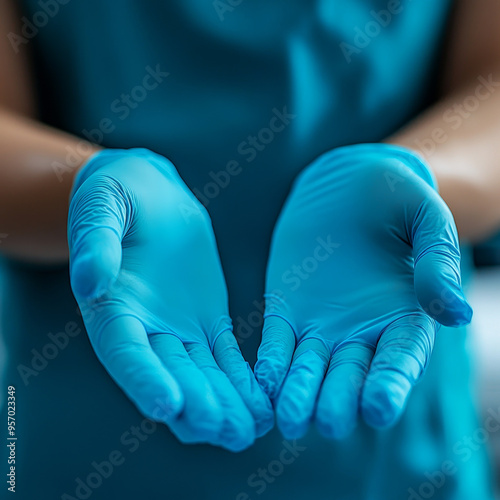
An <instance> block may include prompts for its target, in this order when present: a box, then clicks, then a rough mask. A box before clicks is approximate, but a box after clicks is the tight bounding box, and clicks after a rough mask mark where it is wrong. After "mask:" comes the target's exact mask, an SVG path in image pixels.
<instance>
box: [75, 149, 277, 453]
mask: <svg viewBox="0 0 500 500" xmlns="http://www.w3.org/2000/svg"><path fill="white" fill-rule="evenodd" d="M68 240H69V248H70V274H71V284H72V288H73V292H74V294H75V296H76V298H77V301H78V304H79V306H80V309H81V311H82V315H83V319H84V322H85V326H86V328H87V331H88V335H89V338H90V341H91V343H92V346H93V347H94V350H95V352H96V354H97V356H98V357H99V359H100V360H101V362H102V363H103V365H104V366H105V368H106V369H107V371H108V372H109V373H110V375H111V376H112V377H113V378H114V379H115V381H116V382H117V384H118V385H119V386H120V387H121V388H122V389H123V390H124V391H125V393H126V394H127V395H128V397H129V398H130V399H131V400H132V401H133V402H134V403H135V404H136V405H137V407H138V408H139V410H140V411H141V412H142V413H144V415H146V416H147V417H149V418H151V419H154V420H157V421H162V422H165V423H166V424H167V425H168V426H169V427H170V429H171V430H172V431H173V432H174V433H175V434H176V436H177V437H178V438H179V439H180V440H181V441H182V442H206V443H211V444H215V445H220V446H223V447H225V448H228V449H230V450H233V451H237V450H242V449H244V448H246V447H248V446H250V445H251V444H252V443H253V441H254V440H255V438H256V436H259V435H262V434H264V433H265V432H267V431H268V430H269V429H270V428H271V427H272V425H273V412H272V407H271V404H270V402H269V400H268V398H267V396H266V395H265V394H264V392H263V391H262V389H261V388H260V386H259V385H258V384H257V382H256V380H255V378H254V375H253V373H252V371H251V369H250V367H249V365H248V364H247V363H246V362H245V361H244V360H243V357H242V355H241V353H240V350H239V348H238V345H237V343H236V340H235V338H234V336H233V333H232V325H231V320H230V318H229V316H228V306H227V300H228V297H227V290H226V284H225V281H224V276H223V273H222V268H221V264H220V260H219V255H218V251H217V246H216V242H215V237H214V234H213V230H212V225H211V221H210V218H209V216H208V213H207V212H206V210H205V209H204V208H203V207H202V206H201V204H200V203H199V202H198V201H197V200H196V198H195V197H194V195H193V194H192V193H191V192H190V191H189V189H188V188H187V187H186V185H185V184H184V182H183V181H182V180H181V178H180V177H179V175H178V173H177V171H176V169H175V168H174V166H173V165H172V164H171V163H170V162H169V161H168V160H166V159H165V158H163V157H161V156H159V155H157V154H154V153H152V152H150V151H148V150H145V149H131V150H104V151H102V152H100V153H97V154H96V155H94V156H93V157H92V158H91V159H90V160H89V162H88V163H87V164H86V165H85V166H84V167H83V168H82V170H81V171H80V172H79V174H78V176H77V178H76V180H75V184H74V187H73V192H72V198H71V205H70V211H69V220H68Z"/></svg>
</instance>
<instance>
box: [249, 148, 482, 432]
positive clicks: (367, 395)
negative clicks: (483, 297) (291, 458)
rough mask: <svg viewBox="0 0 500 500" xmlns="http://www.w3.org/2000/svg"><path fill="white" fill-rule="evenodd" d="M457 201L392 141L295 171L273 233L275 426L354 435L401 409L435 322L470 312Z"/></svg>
mask: <svg viewBox="0 0 500 500" xmlns="http://www.w3.org/2000/svg"><path fill="white" fill-rule="evenodd" d="M471 316H472V310H471V308H470V306H469V305H468V304H467V302H466V300H465V298H464V295H463V292H462V289H461V284H460V251H459V244H458V237H457V232H456V229H455V224H454V221H453V217H452V214H451V213H450V210H449V209H448V207H447V206H446V205H445V203H444V202H443V200H442V199H441V198H440V196H439V195H438V193H437V191H436V183H435V181H434V178H433V176H432V174H431V172H430V170H429V169H428V168H427V166H426V165H425V164H424V163H423V162H422V160H420V159H419V158H418V157H417V156H415V155H414V154H413V153H411V152H410V151H408V150H406V149H403V148H399V147H393V146H390V145H384V144H366V145H358V146H350V147H344V148H340V149H337V150H335V151H333V152H330V153H328V154H325V155H324V156H322V157H320V158H319V159H318V160H317V161H315V162H314V163H313V164H312V165H311V166H309V167H308V168H307V169H306V170H305V171H304V172H303V173H302V174H301V175H300V177H299V178H298V180H297V181H296V183H295V185H294V187H293V189H292V192H291V194H290V195H289V198H288V200H287V202H286V204H285V206H284V208H283V210H282V213H281V215H280V218H279V220H278V223H277V226H276V228H275V231H274V235H273V240H272V245H271V254H270V258H269V263H268V269H267V283H266V311H265V323H264V329H263V339H262V344H261V346H260V349H259V356H258V358H259V359H258V362H257V365H256V368H255V372H256V376H257V380H258V381H259V383H260V384H261V385H262V386H263V387H264V389H265V390H266V392H267V394H268V395H269V396H270V398H271V399H272V400H273V401H274V404H275V406H276V414H277V421H278V426H279V428H280V429H281V431H282V432H283V434H284V435H285V437H287V438H289V439H293V438H299V437H301V436H302V435H303V434H304V433H305V432H306V430H307V428H308V425H309V423H310V421H311V420H312V419H313V418H314V419H315V421H316V423H317V426H318V428H319V430H320V432H321V433H322V434H323V435H325V436H327V437H332V438H342V437H345V436H347V435H348V434H349V433H350V432H351V431H352V429H353V428H354V426H355V425H356V420H357V415H358V412H361V414H362V415H363V418H364V420H365V421H366V422H367V423H368V424H369V425H371V426H373V427H376V428H383V427H387V426H390V425H392V424H394V423H395V422H396V421H397V420H398V418H399V417H400V416H401V414H402V412H403V409H404V406H405V403H406V401H407V399H408V396H409V393H410V391H411V388H412V387H413V385H414V384H415V383H416V382H417V381H418V380H419V379H420V377H421V376H422V374H423V372H424V370H425V367H426V365H427V363H428V362H429V358H430V356H431V352H432V348H433V344H434V337H435V334H436V332H437V330H438V327H439V325H438V322H439V323H441V324H443V325H447V326H458V325H464V324H467V323H469V322H470V320H471Z"/></svg>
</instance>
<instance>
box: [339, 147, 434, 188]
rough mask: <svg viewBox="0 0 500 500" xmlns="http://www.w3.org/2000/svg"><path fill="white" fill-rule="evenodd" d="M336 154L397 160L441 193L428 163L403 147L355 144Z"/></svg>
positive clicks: (341, 148) (343, 148)
mask: <svg viewBox="0 0 500 500" xmlns="http://www.w3.org/2000/svg"><path fill="white" fill-rule="evenodd" d="M334 152H335V154H339V155H356V154H370V155H378V156H380V157H385V158H395V159H397V160H400V161H402V162H403V163H404V164H405V165H406V166H407V167H408V168H410V169H411V170H412V171H413V172H414V173H415V174H416V175H418V176H419V177H420V178H421V179H423V180H424V181H425V182H427V184H429V185H430V186H431V187H432V188H434V189H435V190H436V191H439V189H438V183H437V179H436V177H435V175H434V173H433V172H432V170H431V168H430V167H429V165H428V164H427V162H426V161H425V160H424V159H423V158H422V157H421V156H420V155H418V154H417V153H416V152H415V151H412V150H411V149H408V148H405V147H403V146H395V145H393V144H384V143H374V144H370V143H368V144H355V145H352V146H344V147H340V148H337V149H335V150H334Z"/></svg>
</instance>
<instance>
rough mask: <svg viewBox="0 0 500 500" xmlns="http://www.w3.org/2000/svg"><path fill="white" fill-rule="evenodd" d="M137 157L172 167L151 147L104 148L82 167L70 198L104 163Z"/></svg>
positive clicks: (161, 165) (166, 169)
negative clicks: (150, 148) (151, 149)
mask: <svg viewBox="0 0 500 500" xmlns="http://www.w3.org/2000/svg"><path fill="white" fill-rule="evenodd" d="M127 157H128V158H130V157H137V158H141V159H143V160H148V161H150V162H151V163H153V164H154V165H155V166H156V167H158V168H161V169H162V170H165V171H168V170H169V168H168V167H172V166H171V164H170V163H169V162H168V163H169V164H168V166H167V165H166V164H165V163H166V162H167V160H165V158H163V157H162V156H160V155H158V154H156V153H153V152H152V151H150V150H149V149H145V148H132V149H103V150H102V151H98V152H97V153H94V154H93V155H92V156H91V157H90V158H89V159H88V160H87V162H86V163H85V164H84V165H83V166H82V167H81V168H80V170H79V171H78V173H77V174H76V176H75V179H74V181H73V186H72V188H71V194H70V197H69V199H70V200H71V199H72V198H73V196H74V195H75V193H76V192H77V191H78V189H79V188H80V186H81V185H82V184H83V183H84V182H85V181H86V180H87V179H88V178H89V177H90V176H91V175H92V174H94V173H95V172H97V171H98V170H99V169H100V168H101V167H103V166H104V165H109V164H110V163H111V162H113V161H116V160H119V159H121V158H127Z"/></svg>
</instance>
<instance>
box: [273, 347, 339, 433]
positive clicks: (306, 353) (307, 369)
mask: <svg viewBox="0 0 500 500" xmlns="http://www.w3.org/2000/svg"><path fill="white" fill-rule="evenodd" d="M329 358H330V352H329V350H328V349H327V347H326V346H325V344H324V343H323V342H322V341H321V340H317V339H306V340H304V341H303V342H301V343H300V344H299V345H298V346H297V349H296V351H295V354H294V357H293V361H292V366H291V367H290V371H289V372H288V375H287V376H286V379H285V383H284V384H283V388H282V389H281V393H280V395H279V397H278V404H277V408H276V419H277V422H278V427H279V429H280V431H281V433H282V434H283V436H285V438H286V439H300V438H301V437H303V436H304V434H305V433H306V432H307V429H308V427H309V423H310V422H311V419H312V417H313V414H314V408H315V405H316V399H317V396H318V393H319V389H320V387H321V383H322V382H323V378H324V376H325V373H326V369H327V367H328V360H329Z"/></svg>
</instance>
